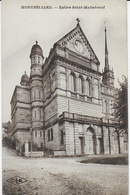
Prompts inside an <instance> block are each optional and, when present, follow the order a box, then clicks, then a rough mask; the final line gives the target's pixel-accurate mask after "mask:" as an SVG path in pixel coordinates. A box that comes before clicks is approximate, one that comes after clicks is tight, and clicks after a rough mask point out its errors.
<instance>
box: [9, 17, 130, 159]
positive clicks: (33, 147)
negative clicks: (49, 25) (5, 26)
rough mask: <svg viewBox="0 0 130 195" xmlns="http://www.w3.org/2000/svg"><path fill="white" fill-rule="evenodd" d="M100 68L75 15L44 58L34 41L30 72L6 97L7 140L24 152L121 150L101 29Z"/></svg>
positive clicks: (123, 144) (124, 146) (122, 142)
mask: <svg viewBox="0 0 130 195" xmlns="http://www.w3.org/2000/svg"><path fill="white" fill-rule="evenodd" d="M104 46H105V48H104V49H105V56H104V62H105V63H104V70H103V72H102V73H101V72H100V62H99V59H98V57H97V56H96V54H95V52H94V50H93V48H92V47H91V45H90V43H89V41H88V39H87V38H86V36H85V34H84V32H83V30H82V28H81V26H80V23H79V20H77V25H76V27H75V28H74V29H73V30H72V31H70V32H69V33H68V34H66V35H65V36H64V37H62V38H61V39H60V40H59V41H57V42H56V43H55V44H54V45H53V48H52V49H51V50H50V53H49V56H48V57H47V58H46V59H45V60H44V53H43V51H42V48H41V47H40V45H39V44H38V42H37V41H36V44H34V45H33V46H32V49H31V53H30V60H31V72H30V76H28V75H27V74H26V72H25V74H24V75H23V76H22V77H21V82H20V85H17V86H16V87H15V90H14V93H13V96H12V100H11V118H12V124H13V133H12V139H13V140H15V143H16V150H17V151H18V152H21V153H22V154H23V155H25V156H29V155H30V153H35V152H42V155H45V153H47V152H48V153H51V154H53V155H88V154H118V153H126V152H127V138H126V135H125V133H119V131H118V128H119V125H118V123H117V121H116V120H115V119H114V116H113V115H112V113H113V102H114V99H115V94H116V90H117V89H115V87H114V72H113V69H112V68H111V67H110V64H109V58H108V47H107V30H106V28H105V42H104Z"/></svg>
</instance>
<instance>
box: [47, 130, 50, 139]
mask: <svg viewBox="0 0 130 195" xmlns="http://www.w3.org/2000/svg"><path fill="white" fill-rule="evenodd" d="M47 134H48V135H47V136H48V142H49V141H50V130H48V132H47Z"/></svg>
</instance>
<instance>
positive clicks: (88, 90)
mask: <svg viewBox="0 0 130 195" xmlns="http://www.w3.org/2000/svg"><path fill="white" fill-rule="evenodd" d="M86 87H87V95H88V96H91V82H90V80H88V79H87V80H86Z"/></svg>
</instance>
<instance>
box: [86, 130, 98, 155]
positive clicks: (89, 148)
mask: <svg viewBox="0 0 130 195" xmlns="http://www.w3.org/2000/svg"><path fill="white" fill-rule="evenodd" d="M86 153H87V154H96V133H95V130H94V129H93V128H92V127H89V128H88V129H87V130H86Z"/></svg>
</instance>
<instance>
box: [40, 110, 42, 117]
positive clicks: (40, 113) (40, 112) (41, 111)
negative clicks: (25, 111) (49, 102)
mask: <svg viewBox="0 0 130 195" xmlns="http://www.w3.org/2000/svg"><path fill="white" fill-rule="evenodd" d="M40 118H42V111H41V110H40Z"/></svg>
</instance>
